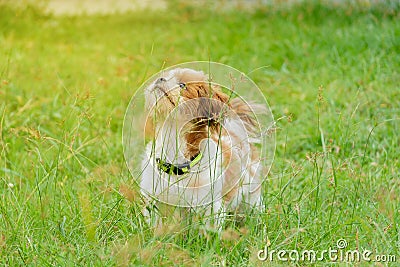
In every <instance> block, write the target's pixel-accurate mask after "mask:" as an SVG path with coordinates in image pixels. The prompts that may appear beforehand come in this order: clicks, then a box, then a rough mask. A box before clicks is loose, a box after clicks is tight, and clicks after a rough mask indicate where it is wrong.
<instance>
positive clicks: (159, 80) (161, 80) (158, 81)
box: [156, 77, 167, 83]
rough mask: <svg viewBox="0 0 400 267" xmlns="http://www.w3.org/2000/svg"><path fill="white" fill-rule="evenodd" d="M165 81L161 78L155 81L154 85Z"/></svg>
mask: <svg viewBox="0 0 400 267" xmlns="http://www.w3.org/2000/svg"><path fill="white" fill-rule="evenodd" d="M166 81H167V79H165V78H163V77H161V78H159V79H157V81H156V83H163V82H166Z"/></svg>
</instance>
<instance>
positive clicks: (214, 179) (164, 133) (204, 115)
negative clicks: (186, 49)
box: [141, 69, 262, 224]
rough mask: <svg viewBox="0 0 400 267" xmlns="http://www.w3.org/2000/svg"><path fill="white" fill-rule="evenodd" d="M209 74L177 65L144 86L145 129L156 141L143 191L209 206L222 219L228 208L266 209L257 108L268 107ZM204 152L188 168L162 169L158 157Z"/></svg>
mask: <svg viewBox="0 0 400 267" xmlns="http://www.w3.org/2000/svg"><path fill="white" fill-rule="evenodd" d="M207 78H208V77H207V76H206V75H205V74H204V73H203V72H200V71H194V70H192V69H173V70H171V71H169V72H167V73H164V74H163V75H162V77H159V78H158V79H156V80H155V81H154V82H153V83H152V84H151V85H150V86H149V87H148V88H147V89H146V91H145V99H146V109H147V111H148V112H149V118H148V120H147V122H146V135H147V136H148V137H149V136H150V137H151V138H152V141H151V142H149V143H148V144H147V146H146V153H145V157H144V159H143V162H142V169H143V174H142V179H141V189H142V191H143V194H144V195H145V196H147V198H146V199H148V200H151V199H156V200H157V201H161V202H165V203H167V204H169V205H177V206H180V207H187V208H190V209H191V210H195V211H200V210H203V211H204V213H203V216H207V215H210V216H213V217H214V218H216V223H217V224H220V223H221V221H222V219H223V213H224V212H225V211H226V212H237V211H239V210H240V211H243V210H245V209H246V208H249V207H250V208H253V207H258V208H260V207H261V181H260V170H261V166H260V159H259V153H258V149H257V146H256V145H255V143H257V142H259V140H258V139H257V138H256V133H257V121H256V119H255V112H260V111H261V112H262V110H261V109H260V107H259V106H257V105H249V104H247V103H245V102H244V101H243V100H241V99H240V98H239V97H230V96H229V95H228V94H226V93H224V92H223V91H222V90H221V89H220V88H219V87H218V86H217V85H214V84H211V83H210V82H209V81H208V80H207ZM199 153H202V158H201V160H200V162H199V163H198V164H196V165H195V166H193V167H192V168H191V169H190V172H189V173H186V174H183V175H174V174H169V173H166V172H164V171H162V170H159V168H158V167H157V163H156V159H157V158H162V159H164V160H165V161H167V162H169V163H172V164H181V163H184V162H187V161H189V160H190V159H191V158H193V157H195V156H196V155H198V154H199ZM149 196H151V197H149ZM200 207H204V208H205V209H201V208H200Z"/></svg>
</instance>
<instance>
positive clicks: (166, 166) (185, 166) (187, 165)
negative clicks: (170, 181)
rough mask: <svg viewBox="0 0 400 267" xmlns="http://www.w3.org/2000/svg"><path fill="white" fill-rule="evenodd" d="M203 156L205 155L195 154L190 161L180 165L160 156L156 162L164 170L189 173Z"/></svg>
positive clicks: (172, 172)
mask: <svg viewBox="0 0 400 267" xmlns="http://www.w3.org/2000/svg"><path fill="white" fill-rule="evenodd" d="M202 157H203V155H202V154H201V153H199V154H197V155H196V156H193V157H192V158H191V159H190V161H187V162H185V163H182V164H178V165H173V164H171V163H168V162H166V161H164V160H162V159H160V158H156V162H157V166H158V169H159V170H162V171H164V172H166V173H168V174H175V175H182V174H185V173H188V172H189V170H190V169H191V168H193V166H194V165H196V164H197V163H199V161H200V160H201V158H202Z"/></svg>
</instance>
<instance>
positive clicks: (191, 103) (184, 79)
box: [145, 68, 229, 121]
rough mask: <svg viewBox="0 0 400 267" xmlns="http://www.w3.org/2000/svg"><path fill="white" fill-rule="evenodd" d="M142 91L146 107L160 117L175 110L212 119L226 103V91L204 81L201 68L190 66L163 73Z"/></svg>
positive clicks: (219, 113)
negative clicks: (190, 67) (144, 95)
mask: <svg viewBox="0 0 400 267" xmlns="http://www.w3.org/2000/svg"><path fill="white" fill-rule="evenodd" d="M145 93H146V107H147V108H148V109H149V110H150V111H152V112H155V113H156V115H157V116H159V117H160V118H162V119H165V117H166V116H168V115H170V114H171V112H178V116H179V117H180V118H187V116H191V117H192V118H191V119H194V118H197V119H207V120H210V121H212V120H213V119H215V118H216V117H218V116H220V115H221V112H222V110H223V109H224V108H225V109H226V110H228V107H229V97H228V95H226V94H225V93H223V92H222V91H221V90H220V89H219V87H218V86H216V85H212V84H211V83H210V82H209V81H207V76H206V75H205V74H204V73H203V72H201V71H195V70H192V69H179V68H178V69H173V70H171V71H169V72H166V73H164V74H162V75H161V76H160V77H158V78H157V79H156V80H155V81H154V82H153V83H152V84H151V85H150V86H149V87H148V88H147V89H146V92H145ZM224 106H225V107H224Z"/></svg>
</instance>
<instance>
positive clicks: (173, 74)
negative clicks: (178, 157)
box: [145, 68, 256, 158]
mask: <svg viewBox="0 0 400 267" xmlns="http://www.w3.org/2000/svg"><path fill="white" fill-rule="evenodd" d="M231 96H232V95H228V94H227V93H224V92H223V91H222V90H221V88H220V86H218V85H216V84H213V83H212V82H210V81H209V77H208V76H207V75H205V74H204V73H203V72H201V71H195V70H192V69H180V68H177V69H173V70H170V71H168V72H165V73H163V74H161V76H159V77H158V78H156V79H155V81H153V82H152V83H151V84H150V86H149V87H147V88H146V91H145V97H146V107H147V109H148V111H149V115H150V116H149V119H150V120H148V122H147V125H146V128H147V129H149V128H150V129H151V131H152V132H153V133H154V129H156V128H158V129H160V127H164V126H163V125H165V122H166V121H173V122H174V125H175V126H177V127H176V129H178V131H179V136H181V137H183V138H184V140H185V141H186V149H187V151H186V152H185V153H184V154H185V155H186V157H188V158H190V157H191V156H193V155H196V153H198V152H199V144H200V142H201V141H202V140H203V139H205V138H208V137H210V136H211V137H212V136H213V135H214V136H216V139H218V138H219V136H221V134H224V127H223V123H224V121H225V119H226V118H230V119H232V118H236V119H237V120H240V123H241V124H242V125H243V127H239V128H240V129H238V130H239V131H245V132H248V133H250V132H253V131H254V130H255V129H256V121H255V118H254V107H256V106H254V105H249V104H247V103H245V102H244V101H242V100H241V99H240V98H238V97H234V98H232V97H231ZM175 126H174V127H175Z"/></svg>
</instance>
